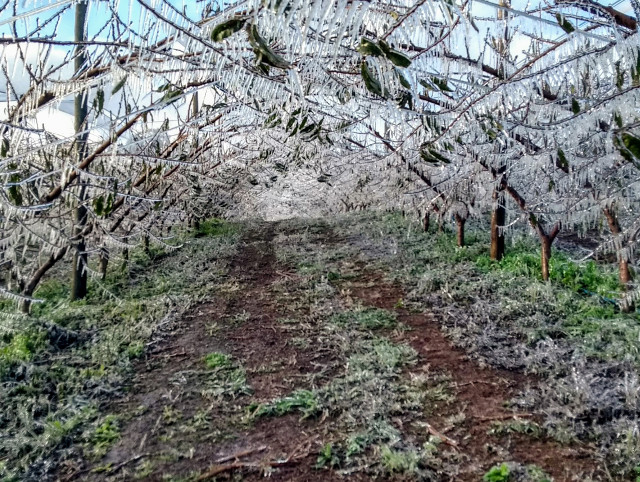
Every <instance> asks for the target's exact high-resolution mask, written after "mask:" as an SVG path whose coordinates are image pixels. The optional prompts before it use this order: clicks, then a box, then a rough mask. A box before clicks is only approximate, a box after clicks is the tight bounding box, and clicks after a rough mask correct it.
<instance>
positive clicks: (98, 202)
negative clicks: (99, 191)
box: [93, 196, 104, 216]
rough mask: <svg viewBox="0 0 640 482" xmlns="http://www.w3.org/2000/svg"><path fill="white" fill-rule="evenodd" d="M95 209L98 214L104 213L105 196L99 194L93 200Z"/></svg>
mask: <svg viewBox="0 0 640 482" xmlns="http://www.w3.org/2000/svg"><path fill="white" fill-rule="evenodd" d="M93 210H94V211H95V213H96V216H102V215H103V214H104V196H98V197H97V198H95V199H94V200H93Z"/></svg>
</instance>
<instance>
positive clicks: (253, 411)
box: [249, 390, 321, 419]
mask: <svg viewBox="0 0 640 482" xmlns="http://www.w3.org/2000/svg"><path fill="white" fill-rule="evenodd" d="M320 411H321V406H320V403H319V402H318V399H317V397H316V394H315V393H313V392H311V391H309V390H297V391H295V392H293V393H292V394H291V395H288V396H286V397H282V398H279V399H277V400H273V401H272V402H269V403H264V404H259V405H251V406H250V407H249V414H250V416H251V418H260V417H281V416H283V415H286V414H288V413H294V412H297V413H300V414H301V415H302V419H305V418H309V417H313V416H315V415H317V414H318V413H320Z"/></svg>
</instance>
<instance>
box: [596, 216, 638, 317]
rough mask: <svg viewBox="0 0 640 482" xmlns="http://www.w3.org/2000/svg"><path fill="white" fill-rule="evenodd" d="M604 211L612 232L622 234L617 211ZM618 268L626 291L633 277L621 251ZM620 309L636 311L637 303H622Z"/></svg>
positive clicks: (616, 234)
mask: <svg viewBox="0 0 640 482" xmlns="http://www.w3.org/2000/svg"><path fill="white" fill-rule="evenodd" d="M603 212H604V216H605V217H606V218H607V224H608V225H609V230H610V231H611V234H613V235H614V236H619V235H620V234H622V228H621V227H620V223H619V222H618V217H617V216H616V214H615V212H613V211H612V210H610V209H609V208H604V209H603ZM618 270H619V273H618V276H619V279H620V285H621V286H622V289H623V290H625V291H626V290H628V289H629V283H631V281H632V280H633V277H632V276H631V270H630V269H629V261H628V260H626V259H625V258H624V257H623V256H622V255H621V254H620V253H618ZM620 309H621V310H622V311H623V312H625V313H629V312H632V311H635V305H634V304H633V303H628V304H627V303H621V306H620Z"/></svg>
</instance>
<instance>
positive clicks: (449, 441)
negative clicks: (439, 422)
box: [425, 423, 460, 451]
mask: <svg viewBox="0 0 640 482" xmlns="http://www.w3.org/2000/svg"><path fill="white" fill-rule="evenodd" d="M425 425H426V427H427V430H428V431H429V433H430V434H431V435H435V436H436V437H438V438H439V439H440V440H442V442H443V443H445V444H447V445H449V446H451V447H453V448H454V449H456V450H458V451H459V450H460V449H459V448H458V442H456V441H455V440H453V439H451V438H449V437H447V436H446V435H444V434H442V433H441V432H438V431H437V430H436V429H435V428H433V426H432V425H431V424H429V423H427V424H425Z"/></svg>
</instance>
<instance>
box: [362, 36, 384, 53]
mask: <svg viewBox="0 0 640 482" xmlns="http://www.w3.org/2000/svg"><path fill="white" fill-rule="evenodd" d="M358 52H360V53H361V54H362V55H364V56H365V57H366V56H367V55H370V56H371V57H380V56H381V55H382V50H381V49H380V47H378V45H377V44H376V43H374V42H372V41H371V40H369V39H366V38H364V37H362V38H361V39H360V46H359V47H358Z"/></svg>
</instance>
